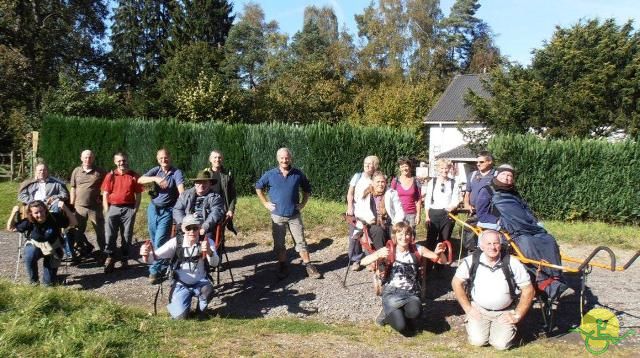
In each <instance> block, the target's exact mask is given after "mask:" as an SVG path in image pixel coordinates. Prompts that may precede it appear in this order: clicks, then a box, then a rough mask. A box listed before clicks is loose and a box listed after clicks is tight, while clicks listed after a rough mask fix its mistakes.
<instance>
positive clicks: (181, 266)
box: [140, 215, 219, 319]
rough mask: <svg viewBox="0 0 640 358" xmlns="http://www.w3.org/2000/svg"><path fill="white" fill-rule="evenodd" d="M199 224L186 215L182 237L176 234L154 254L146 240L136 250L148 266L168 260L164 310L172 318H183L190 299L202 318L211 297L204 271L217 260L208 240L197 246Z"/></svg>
mask: <svg viewBox="0 0 640 358" xmlns="http://www.w3.org/2000/svg"><path fill="white" fill-rule="evenodd" d="M200 225H201V222H200V220H199V219H198V218H196V217H195V216H193V215H187V216H185V217H184V219H183V220H182V231H183V232H184V238H182V237H181V234H178V236H177V237H174V238H172V239H171V240H169V241H167V242H166V243H165V244H164V245H162V246H160V247H159V248H158V250H157V251H155V252H154V251H153V246H152V245H151V242H149V241H147V242H146V243H145V244H144V245H142V247H141V248H140V256H142V260H143V261H144V262H145V263H148V264H152V263H153V262H154V261H155V260H156V259H171V263H172V264H171V267H172V268H173V283H172V290H171V294H170V297H169V304H168V305H167V310H168V311H169V314H170V315H171V317H173V318H174V319H184V318H186V317H187V315H188V314H189V311H190V310H191V299H192V298H193V297H194V296H196V297H197V298H198V307H197V308H196V312H198V315H199V316H202V315H203V314H204V311H205V310H206V308H207V305H208V304H209V300H210V299H211V296H212V295H213V285H212V284H211V281H210V280H209V278H208V271H209V269H208V268H209V267H215V266H217V265H218V261H219V258H218V254H217V253H216V251H215V249H214V244H213V241H211V239H204V240H202V241H200V242H199V243H198V241H199V238H200V237H199V233H200ZM205 257H206V260H205Z"/></svg>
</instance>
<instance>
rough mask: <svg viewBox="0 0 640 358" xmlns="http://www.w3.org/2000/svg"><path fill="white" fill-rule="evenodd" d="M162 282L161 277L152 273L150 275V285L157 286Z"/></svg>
mask: <svg viewBox="0 0 640 358" xmlns="http://www.w3.org/2000/svg"><path fill="white" fill-rule="evenodd" d="M160 281H161V278H160V275H158V274H155V273H152V274H150V275H149V284H151V285H157V284H159V283H160Z"/></svg>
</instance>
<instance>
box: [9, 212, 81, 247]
mask: <svg viewBox="0 0 640 358" xmlns="http://www.w3.org/2000/svg"><path fill="white" fill-rule="evenodd" d="M67 226H69V219H67V217H66V216H65V215H64V214H62V213H49V215H47V220H45V222H44V223H42V224H39V223H37V222H36V223H32V222H30V221H28V220H26V219H25V220H22V221H20V222H19V223H18V224H16V230H17V231H19V232H21V233H24V234H26V235H27V237H28V238H29V239H31V240H34V241H38V242H49V243H50V244H53V243H54V242H56V240H58V239H60V230H61V229H62V228H65V227H67Z"/></svg>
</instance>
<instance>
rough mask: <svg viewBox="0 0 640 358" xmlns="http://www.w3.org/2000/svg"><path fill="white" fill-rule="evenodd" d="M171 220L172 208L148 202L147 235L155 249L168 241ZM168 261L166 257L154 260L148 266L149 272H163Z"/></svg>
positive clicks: (154, 273) (155, 273)
mask: <svg viewBox="0 0 640 358" xmlns="http://www.w3.org/2000/svg"><path fill="white" fill-rule="evenodd" d="M172 220H173V208H170V207H169V208H159V207H157V206H155V205H154V204H153V203H150V204H149V207H148V208H147V225H148V227H149V237H150V239H151V243H153V248H154V249H155V250H157V249H158V248H159V247H160V246H162V245H164V244H165V243H166V242H167V241H169V235H170V231H171V224H172ZM169 261H170V260H168V259H160V260H156V261H155V262H154V263H153V264H152V265H151V266H149V274H151V275H158V274H163V273H164V272H166V271H167V268H168V267H169Z"/></svg>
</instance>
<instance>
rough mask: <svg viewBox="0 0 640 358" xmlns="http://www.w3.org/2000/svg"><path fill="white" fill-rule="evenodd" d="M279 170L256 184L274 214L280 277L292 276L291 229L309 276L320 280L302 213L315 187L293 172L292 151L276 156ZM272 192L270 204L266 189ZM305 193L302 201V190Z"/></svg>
mask: <svg viewBox="0 0 640 358" xmlns="http://www.w3.org/2000/svg"><path fill="white" fill-rule="evenodd" d="M276 158H277V160H278V167H276V168H273V169H271V170H268V171H267V172H265V173H264V174H263V175H262V177H261V178H260V179H259V180H258V182H256V194H257V195H258V198H259V199H260V201H261V202H262V205H264V207H265V208H266V209H267V210H269V212H270V213H271V221H272V223H271V231H272V235H273V250H274V251H275V254H276V257H277V259H278V264H279V267H278V277H279V278H285V277H286V276H287V275H288V274H289V269H288V266H287V250H286V247H285V242H284V239H285V236H286V230H287V227H288V228H289V231H290V232H291V236H293V240H294V241H295V243H296V251H297V252H298V253H299V254H300V257H301V258H302V261H303V262H304V265H305V267H306V270H307V275H309V277H312V278H320V277H322V275H321V274H320V272H318V269H317V268H316V267H315V266H314V265H313V264H311V263H310V258H309V251H307V242H306V241H305V239H304V227H303V225H302V218H301V217H300V211H301V210H302V209H303V208H304V206H305V205H306V204H307V201H308V200H309V196H310V195H311V185H310V184H309V180H307V177H306V176H305V175H304V173H302V171H300V170H299V169H296V168H293V167H292V164H293V157H292V155H291V151H289V149H288V148H280V149H278V152H277V153H276ZM267 187H268V188H269V200H267V197H266V195H265V193H264V191H263V190H264V189H266V188H267ZM301 189H302V201H300V190H301Z"/></svg>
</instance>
